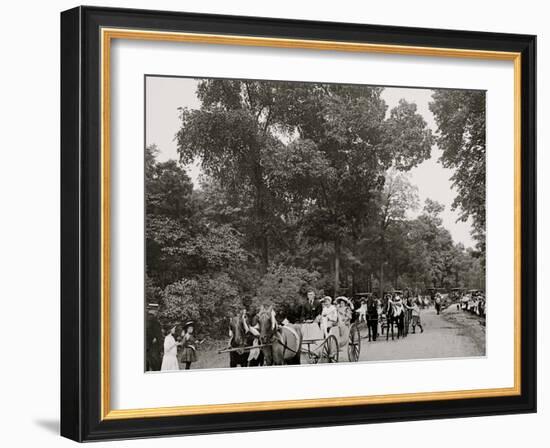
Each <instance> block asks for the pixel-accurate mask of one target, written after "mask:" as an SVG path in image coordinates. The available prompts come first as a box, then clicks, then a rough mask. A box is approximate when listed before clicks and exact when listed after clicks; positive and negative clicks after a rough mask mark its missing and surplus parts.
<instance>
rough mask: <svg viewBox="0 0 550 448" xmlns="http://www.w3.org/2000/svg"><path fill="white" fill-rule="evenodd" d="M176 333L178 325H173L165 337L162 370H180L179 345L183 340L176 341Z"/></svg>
mask: <svg viewBox="0 0 550 448" xmlns="http://www.w3.org/2000/svg"><path fill="white" fill-rule="evenodd" d="M175 334H176V327H172V328H171V329H170V330H169V331H168V334H167V335H166V337H165V338H164V356H163V357H162V365H161V366H160V370H179V369H180V367H179V364H178V358H177V353H178V346H179V345H181V342H176V340H175V339H174V335H175Z"/></svg>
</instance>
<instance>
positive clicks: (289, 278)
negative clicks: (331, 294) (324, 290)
mask: <svg viewBox="0 0 550 448" xmlns="http://www.w3.org/2000/svg"><path fill="white" fill-rule="evenodd" d="M319 279H320V274H319V273H318V272H315V271H314V272H311V271H308V270H305V269H301V268H296V267H293V266H285V265H282V264H279V265H271V266H270V267H269V269H268V271H267V273H266V274H265V275H264V276H263V278H262V279H261V280H260V283H259V285H258V288H257V292H256V296H255V297H254V299H253V305H254V306H256V307H259V306H261V305H274V307H275V309H276V310H277V312H279V313H281V315H283V316H286V317H288V318H293V317H294V316H293V313H295V312H296V310H297V308H298V305H299V304H300V302H301V301H302V300H303V298H304V297H305V295H306V293H307V290H308V289H309V288H315V287H316V286H317V283H318V282H319Z"/></svg>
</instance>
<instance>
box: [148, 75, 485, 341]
mask: <svg viewBox="0 0 550 448" xmlns="http://www.w3.org/2000/svg"><path fill="white" fill-rule="evenodd" d="M382 90H383V89H382V88H378V87H369V86H342V85H331V84H300V85H297V84H294V83H286V82H266V81H238V80H237V81H236V80H203V81H201V82H199V83H198V88H197V96H198V99H199V101H200V103H201V105H200V107H199V108H198V109H194V110H190V109H185V108H182V109H180V119H181V129H180V130H179V132H178V133H177V135H176V140H177V145H178V154H179V160H177V161H174V160H169V161H166V162H158V161H157V160H156V155H157V153H158V149H157V148H156V147H155V146H150V147H148V148H147V150H146V154H145V176H146V179H145V182H146V251H147V254H146V255H147V259H146V261H147V277H146V299H147V301H157V302H159V303H160V305H161V306H160V318H161V320H162V322H163V323H164V324H170V325H175V324H178V323H182V322H183V321H184V320H187V319H193V320H196V321H197V326H198V330H199V332H200V333H203V334H205V335H210V336H212V337H222V336H224V335H226V334H227V327H226V325H225V323H224V319H225V318H226V317H227V315H229V314H232V313H235V312H237V311H238V310H240V309H242V308H243V307H250V306H252V307H257V306H259V305H261V304H266V303H269V304H273V305H274V306H275V308H276V309H277V311H278V312H279V313H281V314H282V315H285V316H286V317H289V318H290V319H293V318H296V316H295V315H294V313H295V312H296V310H297V309H298V306H297V305H298V304H299V303H300V302H301V300H302V297H303V296H304V295H305V293H306V290H307V289H308V288H311V287H313V288H314V289H316V291H317V292H318V294H322V293H324V292H326V293H330V294H337V293H345V294H353V293H354V292H359V291H365V290H369V289H370V290H372V288H373V286H374V285H375V284H378V285H379V284H380V283H381V278H382V276H383V277H384V282H383V283H384V284H385V288H386V290H387V289H388V288H389V287H396V288H400V289H403V288H406V287H410V288H420V289H426V288H429V287H434V286H435V287H448V286H464V287H480V284H481V282H482V279H483V276H484V268H483V257H482V256H480V254H482V253H483V250H482V248H480V250H481V251H480V252H474V251H472V250H465V249H464V247H462V246H461V245H455V244H454V243H453V241H452V238H451V235H450V233H449V232H448V231H447V230H446V229H445V228H444V227H443V225H442V220H441V216H440V215H441V213H442V212H443V206H442V205H441V204H438V203H437V202H435V201H431V200H427V201H426V204H425V206H424V209H423V210H422V212H421V213H420V215H418V216H416V217H413V216H415V215H413V214H412V212H415V211H416V210H417V207H418V193H417V190H416V188H415V187H414V186H412V185H411V184H410V182H409V179H408V174H407V172H408V171H409V170H411V169H412V168H413V167H415V166H417V165H418V164H420V163H422V162H423V161H424V160H426V159H428V158H429V157H430V153H431V146H432V144H433V143H434V138H433V136H432V134H431V132H430V131H429V129H428V128H427V126H426V123H425V121H424V119H423V118H422V116H421V115H419V114H418V113H417V109H416V105H415V104H412V103H407V102H406V101H404V100H401V101H400V102H399V104H398V105H397V107H395V108H393V109H392V110H390V111H388V110H387V109H388V108H387V105H386V104H385V102H384V101H383V99H382V96H381V93H382ZM478 100H479V99H474V98H473V97H470V96H468V95H466V96H458V97H454V96H452V95H450V94H448V93H446V92H443V91H441V92H439V91H438V92H436V94H435V95H434V103H432V106H431V107H432V110H433V112H434V114H435V116H436V121H437V123H438V126H439V133H438V136H437V143H438V145H439V147H440V148H441V149H442V150H443V153H444V154H443V157H442V160H441V161H442V163H443V165H444V166H447V167H449V168H453V169H456V171H455V176H454V177H453V182H454V183H455V186H456V187H457V192H458V195H457V199H456V200H455V203H454V206H455V207H459V208H460V209H461V210H462V211H463V215H462V218H463V219H466V218H467V217H468V216H472V217H473V219H474V223H475V225H476V231H478V233H479V235H482V233H483V232H484V209H483V210H481V209H480V208H479V207H478V205H479V204H476V201H478V200H479V198H478V194H479V191H476V192H473V193H472V194H470V192H469V191H468V189H469V188H470V187H469V183H471V182H477V181H479V179H480V177H479V173H480V172H481V171H483V173H484V169H485V168H484V166H483V168H481V166H480V163H481V162H480V160H481V159H480V158H479V153H480V152H481V148H482V145H484V140H483V141H482V136H481V135H480V134H479V132H478V126H481V125H482V124H484V122H483V123H482V122H481V121H480V120H481V119H480V116H479V112H480V111H479V104H478ZM454 109H457V110H458V111H457V110H454ZM483 120H484V117H483ZM461 126H465V127H466V128H467V129H469V130H468V131H467V133H466V134H464V133H463V134H462V135H458V130H459V129H460V127H461ZM474 128H475V132H474ZM483 150H484V147H483ZM470 152H472V153H476V155H475V156H474V159H475V160H473V161H472V160H469V161H466V162H464V160H463V158H464V157H468V156H469V154H470ZM476 157H477V159H476ZM476 160H477V162H476ZM191 162H195V163H196V162H198V163H200V166H201V170H202V176H201V181H200V187H199V186H197V185H193V184H192V182H191V179H190V177H189V175H188V174H187V173H186V169H185V166H186V165H187V164H189V163H191ZM483 163H484V159H483ZM483 182H484V174H483ZM483 185H484V183H483ZM478 187H479V185H476V188H477V189H478V190H479V188H480V187H479V188H478ZM483 188H484V187H483ZM483 199H484V198H483ZM480 238H481V237H480ZM480 241H481V239H480Z"/></svg>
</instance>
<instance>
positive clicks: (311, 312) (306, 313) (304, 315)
mask: <svg viewBox="0 0 550 448" xmlns="http://www.w3.org/2000/svg"><path fill="white" fill-rule="evenodd" d="M320 313H321V307H320V304H319V301H317V300H313V302H312V303H310V302H309V300H306V301H305V302H304V303H302V306H301V307H300V322H304V321H306V320H313V319H315V318H316V317H317V316H318V315H319V314H320Z"/></svg>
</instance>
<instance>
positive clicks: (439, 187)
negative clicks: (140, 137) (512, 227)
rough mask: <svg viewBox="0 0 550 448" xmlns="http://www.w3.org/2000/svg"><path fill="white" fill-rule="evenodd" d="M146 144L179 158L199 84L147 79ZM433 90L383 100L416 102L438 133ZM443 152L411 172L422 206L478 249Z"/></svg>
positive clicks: (390, 94) (406, 91)
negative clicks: (429, 205)
mask: <svg viewBox="0 0 550 448" xmlns="http://www.w3.org/2000/svg"><path fill="white" fill-rule="evenodd" d="M146 83H147V84H146V112H145V113H146V120H145V123H146V125H145V126H146V127H145V134H146V145H150V144H153V143H154V144H156V145H157V147H158V149H159V154H158V160H160V161H164V160H168V159H177V158H178V154H177V150H176V148H177V146H176V142H175V140H174V136H175V134H176V132H177V131H178V130H179V127H180V121H179V119H178V107H188V108H198V107H199V106H200V102H199V101H198V99H197V97H196V95H195V90H196V86H197V81H195V80H193V79H188V78H171V77H170V78H169V77H150V76H149V77H147V78H146ZM431 95H432V91H431V90H429V89H411V88H397V87H387V88H385V89H384V91H383V92H382V97H383V98H384V100H385V101H386V103H387V105H388V106H389V108H388V112H389V110H390V109H391V108H393V107H395V106H396V105H397V103H398V102H399V100H400V99H401V98H404V99H406V100H407V101H409V102H414V103H416V105H417V106H418V113H420V114H421V115H422V116H423V117H424V120H426V123H427V124H428V126H429V127H430V128H431V129H432V132H434V133H435V131H436V125H435V122H434V117H433V114H432V113H431V112H430V109H429V107H428V103H429V102H430V101H431ZM440 155H441V151H440V150H439V149H438V148H437V147H433V148H432V157H431V158H430V159H428V160H426V161H425V162H423V163H421V164H420V165H419V166H417V167H416V168H413V169H412V170H411V171H410V180H411V183H412V184H413V185H416V186H417V187H418V195H419V197H420V204H423V203H424V200H425V199H426V198H430V199H433V200H436V201H438V202H440V203H442V204H443V205H444V206H445V211H444V212H443V214H442V219H443V224H444V226H445V227H446V228H447V229H449V231H450V232H451V235H452V236H453V239H454V241H455V242H461V243H462V244H464V245H465V246H466V247H474V246H475V243H474V241H473V239H472V237H471V235H470V232H471V229H472V227H471V221H470V220H468V222H466V223H464V222H456V221H457V218H458V212H456V211H452V210H451V204H452V202H453V200H454V198H455V196H456V192H455V191H454V190H453V189H452V185H451V181H450V180H449V178H450V177H451V175H452V174H453V170H449V169H445V168H443V166H442V165H441V164H440V163H438V159H439V157H440ZM188 174H189V175H190V177H191V179H192V180H193V182H194V184H195V185H197V179H198V176H199V174H200V167H199V166H198V165H194V166H191V167H188Z"/></svg>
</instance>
